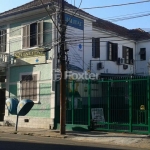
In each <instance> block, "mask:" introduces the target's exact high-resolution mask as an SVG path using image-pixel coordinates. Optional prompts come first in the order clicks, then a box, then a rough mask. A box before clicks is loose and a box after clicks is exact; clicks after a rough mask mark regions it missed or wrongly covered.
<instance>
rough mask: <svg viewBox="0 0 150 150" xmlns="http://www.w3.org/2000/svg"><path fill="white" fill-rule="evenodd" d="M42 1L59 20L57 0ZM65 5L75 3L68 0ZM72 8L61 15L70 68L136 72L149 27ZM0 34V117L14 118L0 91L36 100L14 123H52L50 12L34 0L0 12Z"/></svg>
mask: <svg viewBox="0 0 150 150" xmlns="http://www.w3.org/2000/svg"><path fill="white" fill-rule="evenodd" d="M44 3H45V6H49V13H50V14H52V18H53V20H54V21H55V22H56V24H57V25H58V26H59V18H58V14H59V11H58V10H59V8H58V3H57V0H54V1H53V3H51V2H49V0H44ZM65 5H66V7H67V8H74V6H72V5H70V4H68V3H67V2H66V3H65ZM55 10H56V12H55ZM73 14H74V13H69V12H68V13H66V15H65V18H66V21H70V22H69V23H68V26H67V30H66V49H69V52H68V60H69V65H68V69H69V70H71V71H73V72H84V71H88V70H90V72H93V73H99V75H101V76H108V75H109V76H114V75H123V76H125V75H131V74H136V73H139V72H140V67H139V66H140V64H142V63H143V64H144V65H145V64H146V63H147V61H148V60H149V56H148V52H147V50H148V44H149V42H148V41H143V42H142V40H148V39H150V35H149V34H148V33H146V32H143V31H139V30H138V31H136V30H128V29H126V28H123V27H120V26H118V25H115V24H112V23H110V22H108V21H104V20H101V19H98V18H96V17H93V16H92V15H90V14H88V13H86V12H83V11H81V10H80V11H78V12H77V13H76V15H75V16H73V17H72V16H71V15H73ZM0 35H1V38H0V45H1V47H0V52H1V53H0V56H1V57H0V58H1V59H0V60H1V62H2V63H1V64H0V70H1V71H0V76H1V78H0V82H1V83H3V82H5V81H6V84H5V85H6V86H5V87H4V84H1V90H0V91H1V93H2V94H1V93H0V94H1V95H2V96H1V97H3V100H2V99H1V100H0V107H2V109H0V110H2V111H1V112H0V114H1V118H0V119H1V120H0V121H3V120H7V121H10V122H13V123H14V122H15V120H16V117H15V116H12V115H10V114H9V113H8V111H7V109H5V108H4V107H5V105H4V104H5V97H6V98H8V97H17V98H18V99H19V100H21V99H23V98H30V99H32V100H33V101H34V103H35V105H34V107H33V108H32V110H31V111H30V112H29V113H28V114H27V116H24V117H20V118H19V126H22V127H25V126H28V127H38V128H39V127H41V128H51V129H52V128H53V126H54V119H55V107H56V104H55V79H56V78H55V76H56V70H59V61H58V59H57V58H58V55H57V54H58V52H59V44H58V43H59V41H58V40H59V33H58V32H57V29H56V27H55V25H54V24H53V21H52V19H51V17H49V16H48V14H47V13H46V11H45V9H44V8H43V6H42V5H41V3H40V1H39V0H34V1H32V2H30V3H27V4H25V5H22V6H20V7H17V8H14V9H12V10H9V11H7V12H4V13H1V14H0ZM146 42H147V43H146ZM145 43H146V44H145ZM145 48H146V50H145ZM48 49H51V50H50V51H47V50H48ZM139 53H140V55H139ZM145 55H146V56H145ZM145 57H146V58H145ZM136 59H137V60H139V59H140V61H137V60H136ZM142 66H143V65H141V68H142ZM146 67H147V66H146ZM146 67H145V68H144V70H146ZM58 75H59V73H58ZM5 89H6V96H5ZM4 110H5V117H4ZM25 119H26V120H28V122H26V121H25Z"/></svg>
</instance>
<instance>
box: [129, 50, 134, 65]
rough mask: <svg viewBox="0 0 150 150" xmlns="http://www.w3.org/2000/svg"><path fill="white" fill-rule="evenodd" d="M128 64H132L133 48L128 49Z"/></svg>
mask: <svg viewBox="0 0 150 150" xmlns="http://www.w3.org/2000/svg"><path fill="white" fill-rule="evenodd" d="M129 63H130V64H133V48H129Z"/></svg>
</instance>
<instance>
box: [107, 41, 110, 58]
mask: <svg viewBox="0 0 150 150" xmlns="http://www.w3.org/2000/svg"><path fill="white" fill-rule="evenodd" d="M109 44H110V42H107V60H110V59H109V53H110V48H109Z"/></svg>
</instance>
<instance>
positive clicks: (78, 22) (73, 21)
mask: <svg viewBox="0 0 150 150" xmlns="http://www.w3.org/2000/svg"><path fill="white" fill-rule="evenodd" d="M65 21H66V23H67V25H69V26H71V27H73V28H77V29H80V30H84V20H83V19H81V18H78V17H75V16H72V15H69V14H66V13H65Z"/></svg>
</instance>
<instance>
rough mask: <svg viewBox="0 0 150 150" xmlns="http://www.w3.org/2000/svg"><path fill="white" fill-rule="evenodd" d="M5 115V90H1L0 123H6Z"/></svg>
mask: <svg viewBox="0 0 150 150" xmlns="http://www.w3.org/2000/svg"><path fill="white" fill-rule="evenodd" d="M4 115H5V89H0V121H4Z"/></svg>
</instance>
